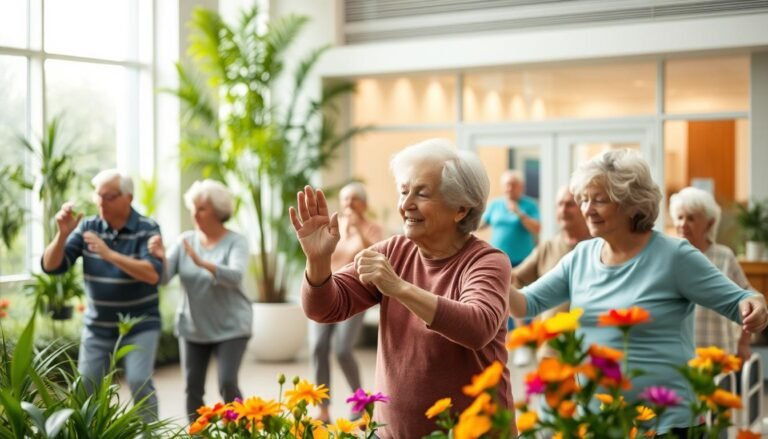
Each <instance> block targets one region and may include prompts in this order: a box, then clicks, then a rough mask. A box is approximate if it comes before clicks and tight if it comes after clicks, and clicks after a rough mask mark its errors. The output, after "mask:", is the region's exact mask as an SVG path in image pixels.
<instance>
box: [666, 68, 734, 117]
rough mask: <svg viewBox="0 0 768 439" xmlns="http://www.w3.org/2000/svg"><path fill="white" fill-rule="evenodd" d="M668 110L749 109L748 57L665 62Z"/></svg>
mask: <svg viewBox="0 0 768 439" xmlns="http://www.w3.org/2000/svg"><path fill="white" fill-rule="evenodd" d="M664 108H665V112H666V113H668V114H674V113H678V114H680V113H713V112H726V111H748V110H749V57H748V56H729V57H718V58H695V59H672V60H668V61H666V63H665V99H664Z"/></svg>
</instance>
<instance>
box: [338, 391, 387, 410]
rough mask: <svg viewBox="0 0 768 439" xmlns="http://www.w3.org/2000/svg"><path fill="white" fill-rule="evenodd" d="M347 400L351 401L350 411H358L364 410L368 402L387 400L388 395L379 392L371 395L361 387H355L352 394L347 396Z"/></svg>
mask: <svg viewBox="0 0 768 439" xmlns="http://www.w3.org/2000/svg"><path fill="white" fill-rule="evenodd" d="M347 402H351V403H353V404H354V405H353V406H352V411H353V412H355V413H359V412H362V411H363V410H365V407H366V406H367V405H368V404H373V403H374V402H389V397H388V396H384V395H382V394H381V392H378V393H376V394H375V395H372V394H370V393H368V392H366V391H365V390H363V389H357V390H355V393H353V394H352V396H350V397H349V398H347Z"/></svg>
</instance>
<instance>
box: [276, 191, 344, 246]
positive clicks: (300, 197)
mask: <svg viewBox="0 0 768 439" xmlns="http://www.w3.org/2000/svg"><path fill="white" fill-rule="evenodd" d="M296 203H297V208H298V212H297V211H296V209H294V208H293V207H291V208H290V209H288V213H289V216H290V217H291V224H292V225H293V229H294V230H295V231H296V237H297V238H298V239H299V243H300V244H301V249H302V250H303V251H304V254H305V255H306V256H307V259H308V260H309V261H313V260H316V259H321V258H330V256H331V254H333V251H334V250H335V249H336V244H338V242H339V220H338V215H337V214H336V213H334V214H333V216H330V217H329V216H328V202H327V201H326V199H325V195H324V194H323V191H322V190H320V189H318V190H317V192H315V191H314V190H313V189H312V187H311V186H305V187H304V190H303V191H300V192H299V193H297V194H296Z"/></svg>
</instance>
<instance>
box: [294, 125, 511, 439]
mask: <svg viewBox="0 0 768 439" xmlns="http://www.w3.org/2000/svg"><path fill="white" fill-rule="evenodd" d="M390 166H391V169H392V172H393V174H394V176H395V180H396V183H397V188H398V190H399V192H400V201H399V206H398V207H399V210H400V216H401V217H402V218H403V232H404V234H403V235H398V236H395V237H392V238H390V239H388V240H386V241H382V242H379V243H377V244H375V245H373V246H371V247H370V248H368V249H366V250H363V251H361V252H360V253H358V254H357V255H356V256H355V259H354V261H353V262H352V263H350V264H348V265H346V266H345V267H343V268H341V269H340V270H338V271H337V272H335V273H332V272H331V255H332V254H333V252H334V250H335V248H336V244H337V243H338V241H339V226H338V216H337V214H336V213H334V214H333V215H330V214H329V212H328V204H327V202H326V200H325V196H324V195H323V193H322V191H321V190H317V191H314V190H313V189H312V188H311V187H309V186H307V187H305V188H304V191H302V192H299V193H298V195H297V198H298V212H297V211H296V210H295V209H293V208H291V209H290V217H291V222H292V223H293V227H294V228H295V229H296V235H297V236H298V238H299V241H300V242H301V246H302V249H303V250H304V253H305V255H306V257H307V265H306V277H305V279H304V283H303V286H302V300H303V304H304V311H305V312H306V314H307V316H308V317H309V318H311V319H312V320H315V321H319V322H337V321H341V320H344V319H346V318H349V317H350V316H352V315H355V314H357V313H360V312H363V311H364V310H366V309H367V308H370V307H371V306H373V305H375V304H377V303H378V304H380V305H381V311H380V312H381V318H380V327H379V350H378V355H377V365H376V383H375V387H374V388H373V389H371V390H373V391H380V392H383V393H384V394H386V395H389V396H390V397H391V401H390V402H389V403H387V404H380V405H379V406H377V408H376V412H375V414H374V418H375V419H376V421H377V422H381V423H385V424H387V425H386V427H383V428H382V429H380V430H379V431H378V434H379V435H380V437H381V438H416V437H422V436H424V435H426V434H429V432H431V431H432V430H434V429H435V424H434V422H432V421H430V420H428V419H426V418H425V416H424V412H425V411H426V410H427V409H428V408H429V407H430V406H431V405H432V404H433V403H434V402H435V401H436V400H437V399H439V398H444V397H451V398H452V399H453V405H454V410H458V411H461V410H464V409H465V408H466V407H468V406H469V404H470V403H471V402H472V400H471V398H469V397H468V396H466V395H464V394H463V393H462V391H461V387H462V385H464V384H467V383H469V382H470V381H471V377H472V375H475V374H478V373H480V372H481V371H483V369H485V367H486V366H488V365H490V364H491V363H492V362H493V361H494V360H498V361H500V362H501V363H502V364H504V365H506V363H507V351H506V349H505V347H504V337H505V335H506V326H505V322H506V314H507V288H508V285H509V282H510V276H511V275H510V265H509V259H508V258H507V257H506V256H505V255H504V254H503V253H501V252H500V251H499V250H496V249H494V248H493V247H491V246H490V245H488V244H487V243H485V242H484V241H482V240H480V239H477V238H476V237H475V236H473V235H472V231H474V230H475V229H477V227H478V225H479V222H480V217H481V215H482V213H483V211H484V210H485V201H486V199H487V198H488V191H489V182H488V176H487V174H486V172H485V169H484V168H483V166H482V164H481V163H480V161H479V160H478V159H477V157H476V156H474V155H473V154H471V153H468V152H463V151H456V150H455V149H454V148H453V147H452V145H451V144H450V143H449V142H447V141H444V140H438V139H433V140H428V141H425V142H422V143H419V144H416V145H412V146H410V147H407V148H405V149H404V150H402V151H401V152H400V153H398V154H397V155H395V157H394V158H393V159H392V162H391V164H390ZM499 386H500V389H499V395H500V398H501V403H502V404H503V405H505V406H506V407H512V393H511V389H510V383H509V371H508V370H506V367H505V369H504V373H503V378H502V380H501V382H500V384H499ZM512 428H514V427H512Z"/></svg>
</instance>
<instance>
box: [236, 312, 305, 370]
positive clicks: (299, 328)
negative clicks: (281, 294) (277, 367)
mask: <svg viewBox="0 0 768 439" xmlns="http://www.w3.org/2000/svg"><path fill="white" fill-rule="evenodd" d="M252 307H253V333H252V335H251V339H250V341H249V342H248V352H249V353H250V355H252V356H253V357H254V358H255V359H256V360H258V361H273V362H285V361H293V360H295V359H296V357H297V356H298V353H299V352H300V351H301V349H302V348H303V347H304V344H305V343H306V342H307V317H306V316H305V315H304V310H303V309H302V308H301V305H300V304H298V303H253V304H252Z"/></svg>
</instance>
